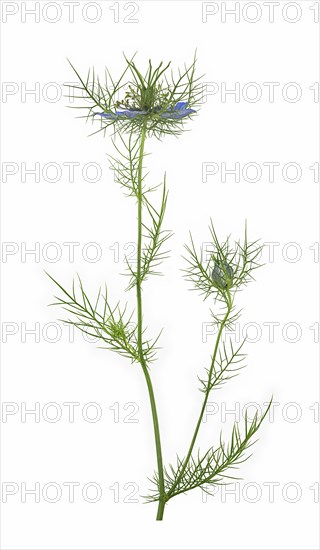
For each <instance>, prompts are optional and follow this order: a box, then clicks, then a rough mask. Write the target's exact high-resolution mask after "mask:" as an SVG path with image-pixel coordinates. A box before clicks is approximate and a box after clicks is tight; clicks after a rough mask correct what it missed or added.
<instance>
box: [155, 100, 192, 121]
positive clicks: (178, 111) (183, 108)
mask: <svg viewBox="0 0 320 550" xmlns="http://www.w3.org/2000/svg"><path fill="white" fill-rule="evenodd" d="M187 106H188V103H187V102H186V101H178V103H176V104H175V106H174V107H173V109H167V110H166V111H165V112H164V113H161V114H160V117H161V118H171V119H180V118H184V117H185V116H188V115H191V114H192V113H195V112H196V111H195V110H194V109H187Z"/></svg>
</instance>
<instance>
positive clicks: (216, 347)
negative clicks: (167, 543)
mask: <svg viewBox="0 0 320 550" xmlns="http://www.w3.org/2000/svg"><path fill="white" fill-rule="evenodd" d="M231 309H232V299H231V296H230V291H229V289H227V312H226V314H225V316H224V318H223V320H222V322H221V324H220V328H219V332H218V334H217V339H216V343H215V346H214V351H213V356H212V361H211V366H210V370H209V375H208V387H207V390H206V394H205V398H204V401H203V405H202V407H201V411H200V415H199V418H198V422H197V424H196V428H195V431H194V434H193V437H192V440H191V443H190V447H189V450H188V453H187V456H186V458H185V460H184V461H183V465H182V468H181V470H180V474H179V475H178V477H177V479H176V481H175V483H174V484H173V485H172V487H171V489H170V491H169V492H168V494H167V498H168V499H169V498H170V497H171V496H172V494H173V493H174V490H175V488H176V487H177V486H178V485H179V483H180V481H181V479H182V477H183V474H184V472H185V469H186V467H187V466H188V463H189V460H190V457H191V455H192V451H193V448H194V446H195V442H196V439H197V437H198V433H199V430H200V426H201V423H202V419H203V415H204V413H205V410H206V406H207V402H208V399H209V395H210V391H211V389H210V381H211V379H212V373H213V368H214V364H215V361H216V357H217V353H218V349H219V344H220V340H221V336H222V332H223V329H224V327H225V324H226V322H227V319H228V317H229V314H230V311H231Z"/></svg>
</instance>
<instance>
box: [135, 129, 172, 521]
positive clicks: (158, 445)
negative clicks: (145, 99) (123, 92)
mask: <svg viewBox="0 0 320 550" xmlns="http://www.w3.org/2000/svg"><path fill="white" fill-rule="evenodd" d="M145 141H146V126H145V125H143V127H142V133H141V141H140V151H139V165H138V189H137V197H138V243H137V244H138V251H137V284H136V287H137V313H138V322H137V325H138V327H137V330H138V352H139V359H140V364H141V367H142V370H143V374H144V376H145V379H146V382H147V387H148V392H149V398H150V405H151V411H152V420H153V429H154V438H155V444H156V453H157V464H158V483H159V505H158V511H157V520H162V518H163V512H164V507H165V503H166V496H165V490H164V476H163V462H162V451H161V439H160V428H159V420H158V413H157V407H156V401H155V397H154V391H153V387H152V382H151V378H150V374H149V370H148V366H147V364H146V361H145V357H144V353H143V339H142V335H143V325H142V317H143V316H142V292H141V283H142V281H141V253H142V197H143V193H142V167H143V156H144V145H145Z"/></svg>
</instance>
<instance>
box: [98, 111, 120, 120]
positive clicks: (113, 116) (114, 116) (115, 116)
mask: <svg viewBox="0 0 320 550" xmlns="http://www.w3.org/2000/svg"><path fill="white" fill-rule="evenodd" d="M95 114H96V115H99V116H102V117H103V118H109V119H111V120H115V119H116V118H118V117H117V115H115V114H114V113H95Z"/></svg>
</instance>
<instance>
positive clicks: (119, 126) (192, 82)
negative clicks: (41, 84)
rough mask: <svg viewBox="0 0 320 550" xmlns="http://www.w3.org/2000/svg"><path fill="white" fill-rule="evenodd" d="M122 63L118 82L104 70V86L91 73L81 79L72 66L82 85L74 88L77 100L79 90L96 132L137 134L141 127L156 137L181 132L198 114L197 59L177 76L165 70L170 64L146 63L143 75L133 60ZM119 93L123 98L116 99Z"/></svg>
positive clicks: (200, 89)
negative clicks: (112, 129)
mask: <svg viewBox="0 0 320 550" xmlns="http://www.w3.org/2000/svg"><path fill="white" fill-rule="evenodd" d="M125 61H126V68H125V70H124V72H123V73H122V76H121V77H120V78H119V79H118V80H116V79H114V78H113V77H111V75H110V73H109V71H108V70H106V80H105V84H102V82H101V80H100V79H99V78H97V77H96V73H95V72H94V71H89V74H88V76H87V78H86V79H82V78H81V77H80V75H79V74H78V73H77V71H76V70H75V69H74V67H73V69H74V71H75V73H76V75H77V77H78V78H79V80H80V84H81V85H79V86H74V88H75V89H76V92H77V95H76V97H78V98H79V97H81V96H80V95H79V90H81V91H82V93H83V97H84V99H86V100H87V103H86V105H85V106H84V107H83V108H85V109H89V112H88V115H87V117H86V118H87V119H90V118H91V120H97V117H99V118H100V120H101V128H100V130H97V132H99V131H104V132H105V131H106V129H107V128H108V127H109V126H114V127H115V131H117V132H131V133H132V132H134V133H140V132H141V126H142V125H144V127H145V129H146V131H147V132H148V134H149V135H155V136H156V137H162V136H163V135H164V134H175V135H177V134H179V133H181V131H182V130H183V122H184V121H185V120H186V119H187V118H188V117H189V116H190V115H193V114H195V113H196V112H197V109H196V107H198V106H200V100H201V97H202V86H201V84H200V83H199V80H200V79H199V78H195V63H196V60H195V59H194V61H193V63H192V64H191V65H190V66H189V67H187V66H185V67H184V69H182V70H180V71H179V72H178V75H177V76H176V77H174V74H173V72H172V71H171V69H170V71H168V69H169V66H170V63H168V64H167V65H164V64H163V63H162V62H161V63H160V64H159V65H157V66H155V67H154V66H153V65H152V63H151V61H149V64H148V68H147V71H146V72H144V73H143V72H140V70H139V69H138V68H137V66H136V64H135V63H134V61H133V59H127V58H125ZM126 76H128V79H127V81H126V78H125V77H126ZM89 83H90V84H89ZM122 94H123V96H122V99H118V98H119V97H120V98H121V95H122ZM90 103H91V105H90ZM94 133H96V132H94Z"/></svg>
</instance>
